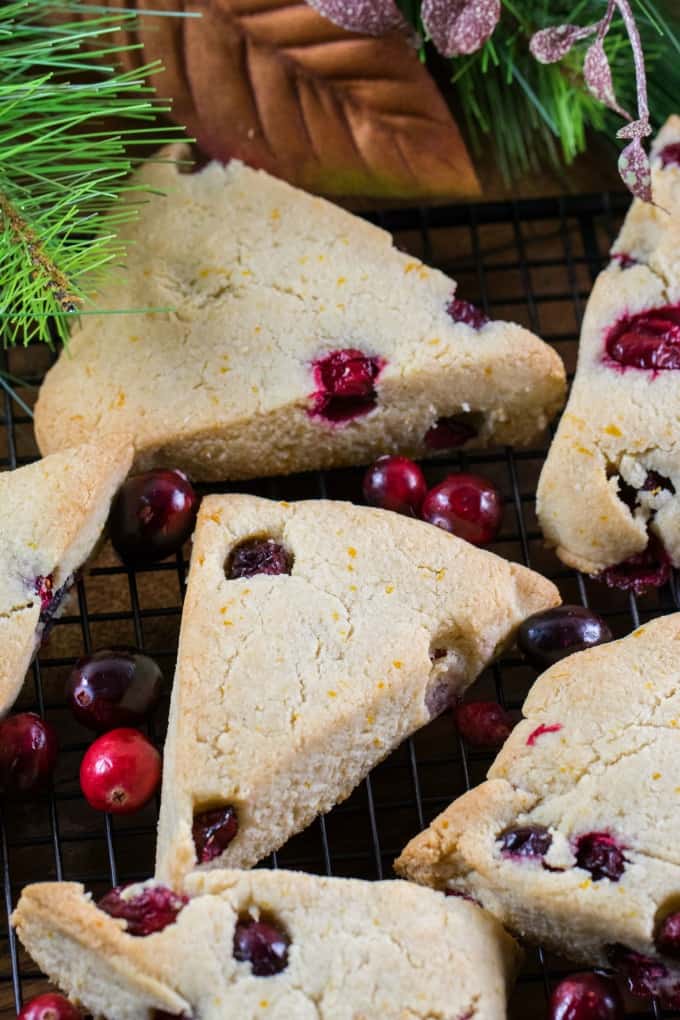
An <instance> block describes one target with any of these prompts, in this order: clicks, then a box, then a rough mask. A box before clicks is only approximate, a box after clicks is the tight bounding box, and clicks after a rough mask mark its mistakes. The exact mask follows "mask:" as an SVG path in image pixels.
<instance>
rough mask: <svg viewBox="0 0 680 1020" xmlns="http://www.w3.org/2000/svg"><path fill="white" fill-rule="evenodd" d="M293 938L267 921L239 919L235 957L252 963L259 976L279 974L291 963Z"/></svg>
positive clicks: (235, 939)
mask: <svg viewBox="0 0 680 1020" xmlns="http://www.w3.org/2000/svg"><path fill="white" fill-rule="evenodd" d="M289 945H290V939H289V938H288V936H287V935H285V934H284V933H283V932H282V931H281V929H280V928H277V927H275V925H273V924H268V923H267V922H266V921H253V920H251V919H248V920H247V921H238V922H237V924H236V928H235V930H234V956H235V957H236V959H237V960H240V961H241V962H245V963H249V964H250V969H251V970H252V972H253V974H254V975H255V976H256V977H271V976H272V974H280V973H281V971H282V970H285V969H286V967H287V966H288V946H289Z"/></svg>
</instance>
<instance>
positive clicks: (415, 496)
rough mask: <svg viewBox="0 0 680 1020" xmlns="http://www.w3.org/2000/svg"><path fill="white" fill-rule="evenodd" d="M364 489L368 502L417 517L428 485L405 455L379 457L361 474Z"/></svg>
mask: <svg viewBox="0 0 680 1020" xmlns="http://www.w3.org/2000/svg"><path fill="white" fill-rule="evenodd" d="M363 491H364V499H365V500H366V502H367V503H370V504H371V506H379V507H382V508H383V510H394V511H396V513H398V514H406V515H407V516H410V517H416V516H417V515H418V512H419V511H420V506H421V504H422V502H423V499H424V498H425V493H426V492H427V485H426V483H425V476H424V474H423V472H422V471H421V470H420V468H419V467H418V465H417V464H415V463H414V462H413V461H412V460H409V459H408V457H379V458H378V460H376V462H375V464H374V465H373V466H372V467H370V468H369V469H368V471H367V472H366V474H365V475H364V484H363Z"/></svg>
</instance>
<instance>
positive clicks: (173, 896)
mask: <svg viewBox="0 0 680 1020" xmlns="http://www.w3.org/2000/svg"><path fill="white" fill-rule="evenodd" d="M129 888H130V887H129V886H124V885H117V886H115V887H114V888H113V889H111V890H110V892H107V893H106V895H105V896H102V898H101V899H100V900H99V902H98V903H97V906H98V907H99V909H100V910H103V911H104V912H105V913H107V914H109V915H110V916H111V917H119V918H122V919H123V920H124V921H125V922H126V924H127V927H126V929H125V930H126V932H127V934H128V935H137V936H145V935H153V934H154V932H157V931H163V929H164V928H167V927H168V925H169V924H174V923H175V921H176V920H177V917H178V915H179V913H180V912H181V911H182V910H183V909H184V907H185V906H186V905H187V903H188V902H189V897H188V896H184V895H182V894H181V893H176V892H174V891H173V890H172V889H168V887H167V886H165V885H151V886H146V887H142V888H140V890H139V892H137V893H135V894H134V895H132V894H131V893H126V890H127V889H129Z"/></svg>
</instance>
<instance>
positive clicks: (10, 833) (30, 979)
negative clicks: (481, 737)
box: [0, 194, 680, 1020]
mask: <svg viewBox="0 0 680 1020" xmlns="http://www.w3.org/2000/svg"><path fill="white" fill-rule="evenodd" d="M626 205H627V201H626V199H625V197H624V196H621V195H614V196H609V195H606V194H604V195H591V196H582V197H578V198H561V199H537V200H528V201H520V202H512V203H493V204H480V205H473V206H461V207H446V208H440V209H430V210H427V209H415V210H398V211H391V212H386V213H383V214H380V215H377V216H373V217H371V218H372V219H374V220H377V221H378V222H379V223H380V224H381V225H383V226H385V227H386V228H387V229H389V230H390V231H392V233H393V234H394V235H395V238H396V242H397V244H398V245H399V246H400V247H402V248H404V249H406V250H408V251H410V252H412V253H413V254H415V255H418V256H419V257H422V258H423V259H424V260H425V261H427V262H430V263H432V264H434V265H438V266H440V267H441V268H442V269H444V270H445V271H446V272H448V273H450V274H451V275H452V276H454V277H455V278H456V279H457V280H458V281H459V293H460V294H461V295H462V296H464V297H466V298H469V299H470V300H474V301H477V302H479V303H481V304H482V305H483V306H484V307H485V308H486V309H487V310H488V311H489V312H490V313H491V314H492V315H494V316H495V317H497V318H509V319H514V320H515V321H518V322H522V323H524V324H525V325H527V326H528V327H529V328H531V329H532V330H533V331H535V332H536V333H539V334H540V335H541V336H543V337H544V338H545V339H546V340H548V341H550V342H551V343H553V344H554V345H555V346H556V348H557V349H558V350H559V352H560V354H561V355H562V357H563V358H564V360H565V362H566V364H567V368H568V370H570V371H573V367H574V364H575V354H576V346H577V336H578V328H579V325H580V319H581V315H582V312H583V308H584V305H585V301H586V299H587V297H588V293H589V290H590V287H591V285H592V281H593V279H594V277H595V275H596V274H597V272H598V271H599V269H600V268H601V266H602V263H603V261H604V260H605V258H606V253H607V250H608V247H609V245H610V243H611V241H612V239H613V237H614V235H615V232H616V229H617V226H618V224H619V222H620V219H621V215H622V212H623V210H624V209H625V207H626ZM48 363H49V352H47V351H46V350H42V349H41V350H28V351H25V350H13V351H10V352H6V353H5V354H4V355H0V369H1V370H3V371H5V372H7V373H11V375H12V376H13V377H18V378H20V379H21V380H23V382H22V383H13V384H12V385H13V387H14V390H15V394H16V395H17V396H18V398H19V399H18V400H17V399H16V397H15V396H12V395H11V394H10V393H9V392H8V391H7V390H3V389H0V470H2V469H11V468H14V467H16V466H18V465H21V464H25V463H28V462H30V461H31V460H32V459H34V458H35V457H36V456H37V450H36V447H35V443H34V440H33V434H32V426H31V415H30V409H31V405H32V403H33V401H34V399H35V393H36V389H35V386H36V384H37V383H38V382H39V379H40V377H41V375H42V373H43V372H44V371H45V369H46V367H47V365H48ZM2 385H3V377H2V376H0V386H2ZM548 441H549V436H547V435H546V437H545V441H544V442H543V443H542V444H541V445H540V446H537V447H536V448H535V449H532V450H522V451H513V450H511V449H499V450H495V451H489V452H484V453H481V454H474V453H470V454H460V455H458V456H456V457H454V458H452V459H451V460H447V461H437V462H430V463H428V464H426V465H424V468H425V472H426V475H427V477H428V481H429V483H430V484H433V483H435V482H436V481H437V480H439V479H440V478H442V477H443V476H444V475H445V474H446V473H447V472H448V471H450V470H452V469H453V470H456V469H460V468H461V467H464V468H465V469H468V470H473V471H478V472H480V473H482V474H485V475H487V476H489V477H491V478H492V479H493V480H494V481H495V482H496V483H497V485H498V486H499V488H500V489H501V492H502V493H503V496H504V498H505V515H504V520H503V525H502V528H501V531H500V533H499V535H498V537H497V539H496V541H495V542H494V543H493V545H492V546H491V547H490V548H492V549H493V551H495V552H498V553H499V554H500V555H503V556H506V557H508V558H510V559H515V560H518V561H520V562H524V563H526V564H527V565H530V566H531V567H533V568H534V569H536V570H538V571H540V572H541V573H543V574H545V575H546V576H548V577H550V578H551V579H553V580H554V581H555V582H556V583H557V584H558V585H559V587H560V589H561V592H562V596H563V598H564V599H565V601H569V602H582V603H584V604H585V605H591V606H592V607H593V608H594V609H595V610H596V611H598V612H600V613H601V614H602V615H603V616H605V617H606V618H607V620H608V621H609V623H610V626H611V627H612V629H613V630H614V632H615V634H616V635H617V636H618V635H622V634H625V633H627V632H628V631H629V630H631V629H632V628H633V627H634V626H637V625H638V623H639V622H640V621H642V620H645V619H649V618H650V617H653V616H656V615H659V614H660V613H662V612H669V611H672V610H675V609H678V608H680V603H679V602H678V586H677V578H675V577H674V578H673V579H672V581H671V582H670V583H669V584H668V585H667V586H666V587H665V588H664V589H661V590H660V591H658V592H655V593H651V594H649V595H648V596H646V597H644V598H642V599H636V598H634V597H633V596H628V595H624V594H623V593H617V592H610V591H608V590H606V589H605V588H603V586H601V585H598V584H596V583H594V582H592V581H591V580H589V579H588V578H585V577H583V576H581V575H578V574H577V573H576V572H574V571H571V570H568V569H566V568H564V567H563V566H562V565H561V564H560V563H559V562H558V561H557V560H556V559H555V557H554V556H553V555H552V553H550V552H549V551H547V550H545V549H544V547H543V544H542V541H541V536H540V532H539V530H538V527H537V523H536V519H535V516H534V507H533V502H534V494H535V489H536V482H537V479H538V474H539V471H540V468H541V465H542V462H543V459H544V457H545V453H546V449H547V443H548ZM361 475H362V472H361V470H360V469H356V470H354V469H352V470H342V471H335V472H324V473H315V474H308V475H298V476H292V477H288V478H277V479H268V480H265V481H262V482H257V483H254V484H248V485H245V486H244V485H239V486H233V485H224V486H222V487H221V489H222V491H230V490H234V489H236V488H240V489H241V490H243V489H246V490H247V491H252V492H257V493H259V494H261V495H268V496H271V497H275V498H286V499H297V498H310V497H319V496H324V497H329V498H339V499H352V500H355V501H358V500H359V499H360V492H361ZM187 552H188V550H185V556H181V555H180V556H178V557H177V558H176V560H175V561H166V562H164V563H162V564H159V565H158V566H156V567H154V568H150V569H147V570H143V571H137V572H132V571H128V570H126V569H125V568H123V567H122V566H121V565H120V564H119V563H118V562H117V561H116V559H115V557H114V555H113V554H112V552H111V550H110V549H109V548H108V547H104V549H103V550H102V551H101V553H100V554H99V555H98V557H97V559H96V561H95V562H94V564H93V565H92V566H91V569H89V570H88V571H87V573H86V574H85V576H84V577H83V578H82V579H81V580H79V582H78V586H77V598H76V599H74V600H73V601H72V603H71V605H70V606H69V608H68V609H67V611H66V614H65V615H64V616H63V617H62V618H61V619H60V620H59V621H58V623H57V625H56V626H55V628H54V631H53V633H52V636H51V637H50V639H49V641H48V643H47V644H46V646H45V647H44V648H43V649H42V650H41V653H40V656H39V658H38V660H37V661H36V663H35V664H34V665H33V667H32V670H31V674H30V677H29V682H28V683H27V684H26V688H25V690H24V692H23V694H22V697H21V700H20V703H19V704H20V707H21V708H22V709H29V708H30V709H34V710H37V711H39V712H40V713H44V714H45V715H46V716H47V717H48V718H49V719H50V721H51V722H53V723H54V724H55V726H56V727H57V730H58V732H59V736H60V741H61V753H60V756H59V763H58V768H57V773H56V775H55V780H54V785H53V789H52V791H51V792H50V794H49V796H47V797H45V798H44V799H43V800H41V801H39V802H37V803H36V804H32V805H19V806H14V807H7V808H3V809H2V810H1V811H0V868H1V871H2V891H1V893H0V901H1V902H2V906H1V907H0V1017H10V1016H13V1015H14V1010H15V1008H16V1009H17V1010H18V1008H19V1007H20V1004H21V1002H22V1000H25V999H26V998H28V997H30V996H32V995H34V994H37V993H38V992H39V991H41V990H44V987H45V986H44V979H43V978H42V976H41V975H40V974H39V973H38V972H37V970H36V969H35V967H34V965H33V963H32V962H31V961H30V959H29V958H28V957H27V956H26V955H25V954H24V953H23V951H22V950H21V947H20V946H19V945H18V943H17V941H16V939H15V937H14V935H13V932H12V930H11V928H10V926H9V924H8V917H9V915H10V913H11V911H12V908H13V905H14V904H15V903H16V899H17V896H18V893H19V891H20V889H21V887H22V886H23V885H24V884H25V883H27V882H31V881H39V880H47V879H68V880H72V881H73V880H77V881H82V882H83V883H84V884H85V885H86V886H87V887H88V888H89V889H91V890H92V891H93V892H94V893H95V894H99V893H101V892H103V891H104V890H105V889H106V888H108V887H110V886H111V885H112V884H117V883H118V882H121V881H130V880H135V879H140V878H144V877H146V876H147V875H148V874H150V873H151V871H152V866H153V849H154V827H155V816H156V807H157V805H152V806H149V807H147V808H146V809H144V810H143V811H142V812H140V813H139V814H137V815H134V816H132V817H131V818H127V819H125V818H122V819H116V820H113V819H111V818H108V817H105V816H102V815H100V814H97V813H96V812H94V811H92V810H91V809H90V808H89V807H88V806H87V804H86V803H85V801H84V800H83V798H82V796H81V795H80V790H79V786H78V767H79V763H80V758H81V757H82V753H83V751H84V750H85V748H86V746H87V744H88V742H89V735H88V734H87V732H86V731H85V730H84V729H82V728H81V727H80V726H79V725H78V724H77V723H76V722H75V721H74V720H73V719H72V718H71V716H70V713H69V712H68V711H67V710H66V708H65V705H64V700H63V684H64V680H65V678H66V675H67V674H68V671H69V669H70V667H71V666H72V665H73V663H74V662H75V660H76V659H77V658H78V657H79V656H80V655H81V654H83V653H84V652H87V651H89V650H90V649H92V648H96V647H104V646H110V645H113V644H133V645H136V646H138V647H139V648H141V649H144V650H145V651H147V652H148V653H149V654H150V655H152V656H154V657H155V658H156V659H157V660H158V661H159V663H160V664H161V666H162V667H163V669H164V671H165V675H166V697H165V699H164V702H163V704H162V705H161V708H160V710H159V712H158V713H157V715H156V717H155V719H154V723H153V726H152V727H151V736H152V738H154V739H156V740H158V741H159V742H160V741H162V739H163V735H164V727H165V719H166V715H167V703H168V697H167V692H168V691H169V686H170V682H171V678H172V670H173V667H174V659H175V654H176V645H177V636H178V630H179V621H180V614H181V602H182V597H183V594H184V587H185V578H186V569H187V562H186V553H187ZM0 654H2V650H1V649H0ZM534 676H535V674H534V673H533V672H532V670H531V669H529V668H528V667H527V666H526V665H525V664H524V663H523V662H522V661H521V660H520V659H519V658H518V657H516V656H512V655H511V656H509V657H507V658H506V659H504V660H503V661H502V662H501V663H499V664H497V665H495V666H494V667H493V668H492V669H490V670H488V671H487V672H486V674H485V675H484V676H483V677H482V678H481V679H480V681H479V682H478V684H477V685H476V687H475V688H474V694H473V696H474V697H475V698H482V697H493V696H495V697H497V698H498V699H499V701H500V702H501V703H503V704H505V705H506V706H507V707H509V708H510V709H518V708H519V706H520V705H521V703H522V701H523V699H524V696H525V695H526V693H527V691H528V689H529V686H530V685H531V683H532V682H533V680H534ZM31 681H32V682H31ZM492 757H493V755H492V753H488V754H487V753H484V752H480V751H473V750H471V749H469V748H466V747H465V746H464V744H463V742H462V741H461V740H460V738H459V737H458V736H457V734H456V732H455V729H454V726H453V722H452V720H451V717H450V716H446V717H444V718H441V719H439V720H437V721H435V722H434V723H432V724H431V725H430V726H428V727H427V728H426V729H425V730H423V731H421V732H420V733H419V734H417V735H416V736H415V737H414V738H413V739H412V740H409V741H407V742H406V743H405V744H404V745H403V746H402V747H401V748H399V749H398V750H397V751H396V752H395V753H394V754H392V755H391V756H390V758H389V759H388V760H387V761H385V762H384V763H383V764H381V765H380V766H379V767H378V768H376V769H375V770H374V771H373V772H372V774H371V775H370V776H369V777H368V779H367V780H366V781H365V782H364V783H363V784H362V786H361V787H360V788H359V789H358V790H357V791H355V793H354V794H353V795H352V797H350V799H349V800H348V801H346V802H345V803H344V804H342V805H340V806H339V807H337V808H335V809H334V810H333V811H331V812H330V813H329V814H328V815H327V816H326V817H324V818H320V819H318V820H317V821H316V822H315V823H314V824H313V825H312V826H311V827H310V828H309V829H308V830H307V831H306V832H304V833H302V834H300V835H299V836H296V837H295V838H294V839H292V840H291V841H290V842H289V843H288V844H287V845H286V847H284V848H283V849H282V850H281V851H280V852H279V853H278V854H276V855H275V856H274V858H273V860H271V861H269V862H265V863H268V864H270V865H271V864H273V865H274V866H282V867H294V868H302V869H305V870H308V871H313V872H317V873H320V874H335V875H354V876H357V877H363V878H369V879H371V878H373V879H375V878H381V877H388V876H390V875H391V864H392V860H393V859H394V857H395V856H396V855H397V853H398V852H399V851H400V850H401V848H402V847H403V846H404V844H405V843H406V842H407V840H408V839H409V838H410V837H411V836H412V835H414V834H415V833H416V832H418V831H419V830H420V829H421V828H422V827H423V826H424V825H425V824H426V823H427V822H428V821H429V820H430V819H431V818H433V817H434V815H435V814H437V813H438V812H439V811H440V810H442V808H444V807H445V806H446V804H448V803H449V801H450V800H451V799H452V798H453V797H454V796H455V795H457V794H460V793H462V792H463V791H464V790H465V789H467V788H469V787H470V786H471V785H473V784H475V783H478V782H480V781H481V780H482V779H483V777H484V774H485V772H486V770H487V768H488V767H489V764H490V763H491V760H492ZM565 968H566V965H565V964H564V963H562V962H561V961H559V960H555V959H553V958H548V957H547V956H546V955H545V954H544V953H543V952H542V951H541V950H536V949H531V948H530V949H528V951H527V958H526V965H525V967H524V970H523V973H522V975H521V978H520V981H519V983H518V987H517V990H516V992H515V994H514V997H513V1001H512V1006H511V1011H512V1016H513V1018H514V1020H539V1018H542V1017H545V1015H546V1004H547V996H548V995H549V991H550V988H551V986H552V985H553V984H554V983H555V981H556V980H557V979H558V977H559V975H560V974H562V973H564V972H565ZM631 1009H632V1010H637V1012H635V1013H634V1014H633V1013H631V1015H636V1016H639V1017H657V1018H658V1017H661V1016H669V1017H670V1016H676V1017H678V1016H680V1013H663V1012H662V1011H661V1010H660V1009H659V1008H658V1007H657V1006H656V1004H652V1005H651V1006H650V1007H649V1008H648V1009H646V1010H645V1007H644V1004H642V1005H640V1004H639V1003H637V1004H635V1003H633V1002H631ZM111 1020H115V1018H111Z"/></svg>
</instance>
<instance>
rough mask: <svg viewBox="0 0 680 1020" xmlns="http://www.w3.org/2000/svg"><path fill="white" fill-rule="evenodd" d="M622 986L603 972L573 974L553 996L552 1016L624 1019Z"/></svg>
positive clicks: (565, 1019)
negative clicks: (619, 986)
mask: <svg viewBox="0 0 680 1020" xmlns="http://www.w3.org/2000/svg"><path fill="white" fill-rule="evenodd" d="M624 1016H625V1014H624V1011H623V1002H622V1001H621V996H620V994H619V990H618V988H617V987H616V985H615V984H614V982H613V981H612V980H611V978H608V977H605V976H604V975H603V974H571V975H570V976H569V977H567V978H565V979H564V980H563V981H560V983H559V985H557V987H556V988H555V990H554V992H553V993H552V995H551V997H550V1020H623V1018H624Z"/></svg>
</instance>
